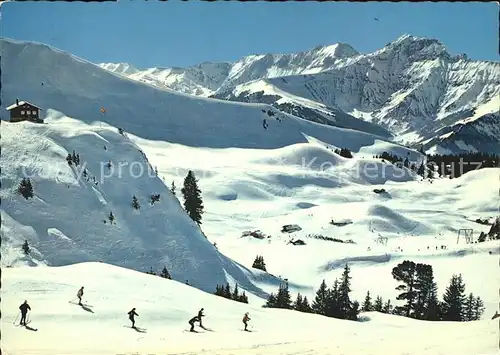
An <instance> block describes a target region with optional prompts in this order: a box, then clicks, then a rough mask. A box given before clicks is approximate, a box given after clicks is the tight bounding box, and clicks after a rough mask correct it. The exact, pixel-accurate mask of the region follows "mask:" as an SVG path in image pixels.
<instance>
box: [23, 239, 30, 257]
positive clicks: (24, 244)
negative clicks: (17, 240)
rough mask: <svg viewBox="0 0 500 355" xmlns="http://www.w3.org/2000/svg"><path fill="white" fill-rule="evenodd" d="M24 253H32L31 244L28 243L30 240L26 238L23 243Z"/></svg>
mask: <svg viewBox="0 0 500 355" xmlns="http://www.w3.org/2000/svg"><path fill="white" fill-rule="evenodd" d="M22 248H23V251H24V254H26V255H28V254H29V253H30V246H29V245H28V241H27V240H25V241H24V243H23V245H22Z"/></svg>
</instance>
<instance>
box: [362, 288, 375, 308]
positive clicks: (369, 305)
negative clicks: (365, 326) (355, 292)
mask: <svg viewBox="0 0 500 355" xmlns="http://www.w3.org/2000/svg"><path fill="white" fill-rule="evenodd" d="M361 310H362V311H363V312H370V311H372V310H373V305H372V298H371V296H370V291H367V292H366V297H365V301H364V302H363V305H362V306H361Z"/></svg>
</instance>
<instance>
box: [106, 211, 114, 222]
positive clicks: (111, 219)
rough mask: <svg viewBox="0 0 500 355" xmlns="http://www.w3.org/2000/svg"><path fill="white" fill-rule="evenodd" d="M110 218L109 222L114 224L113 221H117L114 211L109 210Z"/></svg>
mask: <svg viewBox="0 0 500 355" xmlns="http://www.w3.org/2000/svg"><path fill="white" fill-rule="evenodd" d="M108 219H109V223H111V224H113V222H114V221H115V216H114V215H113V212H109V215H108Z"/></svg>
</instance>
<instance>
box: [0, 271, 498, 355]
mask: <svg viewBox="0 0 500 355" xmlns="http://www.w3.org/2000/svg"><path fill="white" fill-rule="evenodd" d="M2 271H3V272H2V286H3V287H2V318H1V325H2V353H3V354H4V355H21V354H22V355H49V354H50V355H62V354H65V355H68V354H72V355H104V354H106V355H109V354H125V353H126V354H131V353H138V354H139V353H140V354H165V355H179V354H200V355H201V354H206V355H208V354H210V355H258V354H269V355H292V354H311V355H312V354H314V355H331V354H341V353H343V354H368V353H369V354H373V355H382V354H384V355H385V354H394V355H402V354H408V351H409V349H411V350H410V351H411V353H413V354H424V353H425V354H428V355H438V354H439V355H442V354H456V355H471V354H474V355H479V354H484V355H489V354H495V353H496V351H497V347H498V339H497V337H498V320H482V321H476V322H472V323H449V322H423V321H416V320H411V319H407V318H402V317H398V316H390V315H384V314H379V313H376V312H370V313H366V314H365V317H366V318H367V321H365V322H351V321H344V320H338V319H333V318H326V317H322V316H318V315H312V314H303V313H300V312H295V311H287V310H278V309H263V308H261V307H259V305H257V304H253V305H252V304H250V305H245V304H241V303H237V302H233V301H229V300H226V299H224V298H221V297H218V296H214V295H208V294H206V293H203V292H200V291H198V290H196V289H194V288H190V287H189V286H186V285H183V284H181V283H177V282H174V281H168V280H164V279H161V278H159V277H155V276H151V275H145V274H142V273H137V272H135V271H132V270H127V269H122V268H119V267H116V266H110V265H107V264H100V263H83V264H78V265H72V266H66V267H58V268H30V269H26V268H17V269H4V270H2ZM82 285H85V290H86V291H85V294H84V297H83V301H84V302H83V303H84V306H83V307H80V306H78V305H76V303H75V302H73V303H68V301H70V300H72V299H73V300H74V299H75V294H76V291H77V290H78V288H80V287H81V286H82ZM25 299H27V300H28V302H29V304H30V306H31V308H32V312H30V313H29V314H28V318H29V320H30V323H28V324H27V327H26V328H24V327H19V326H15V325H13V323H14V321H15V320H16V319H17V321H19V317H16V314H17V313H18V307H19V305H20V304H21V303H22V302H23V301H24V300H25ZM133 307H135V308H136V312H137V314H139V316H138V317H136V326H137V327H138V329H137V330H134V329H131V328H130V321H129V320H128V319H127V312H128V311H130V310H131V309H132V308H133ZM202 307H203V308H204V313H205V315H206V317H205V318H204V319H203V323H204V325H205V327H207V328H208V329H211V330H213V331H204V330H203V329H201V328H198V327H196V328H195V329H197V330H199V331H200V333H190V332H186V331H184V330H187V329H188V328H189V325H188V324H187V323H188V320H189V319H190V318H191V317H193V316H195V315H196V312H197V311H198V310H199V309H200V308H202ZM245 312H249V313H250V318H251V320H250V322H249V329H250V330H251V332H244V331H242V328H243V325H242V323H241V319H242V317H243V315H244V313H245ZM35 330H36V331H35ZM332 330H333V332H332ZM415 339H418V341H417V342H415Z"/></svg>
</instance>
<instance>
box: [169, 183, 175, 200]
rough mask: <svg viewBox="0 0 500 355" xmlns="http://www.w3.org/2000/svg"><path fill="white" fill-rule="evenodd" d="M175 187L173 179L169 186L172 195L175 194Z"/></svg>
mask: <svg viewBox="0 0 500 355" xmlns="http://www.w3.org/2000/svg"><path fill="white" fill-rule="evenodd" d="M175 189H176V187H175V182H174V181H172V185H171V186H170V192H171V193H172V194H173V195H174V196H175Z"/></svg>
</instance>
